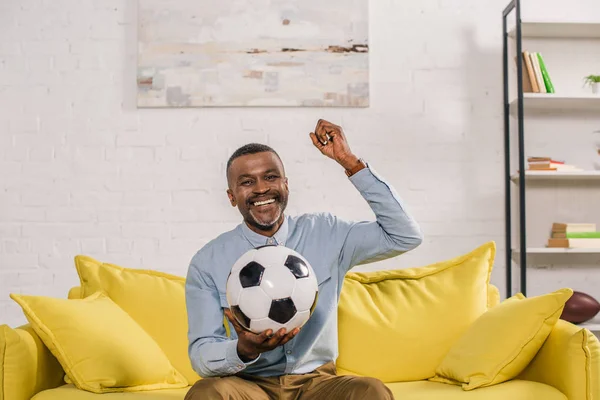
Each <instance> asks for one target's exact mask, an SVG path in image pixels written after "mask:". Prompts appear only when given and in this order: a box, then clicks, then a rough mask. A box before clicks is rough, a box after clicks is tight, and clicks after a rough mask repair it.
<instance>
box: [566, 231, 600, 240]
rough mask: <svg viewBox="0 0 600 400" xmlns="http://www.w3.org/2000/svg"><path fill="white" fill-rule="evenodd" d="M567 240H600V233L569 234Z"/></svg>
mask: <svg viewBox="0 0 600 400" xmlns="http://www.w3.org/2000/svg"><path fill="white" fill-rule="evenodd" d="M567 239H600V232H568V233H567Z"/></svg>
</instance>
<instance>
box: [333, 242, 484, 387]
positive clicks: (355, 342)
mask: <svg viewBox="0 0 600 400" xmlns="http://www.w3.org/2000/svg"><path fill="white" fill-rule="evenodd" d="M495 254H496V246H495V243H494V242H488V243H485V244H484V245H482V246H480V247H478V248H476V249H474V250H472V251H471V252H469V253H467V254H464V255H462V256H459V257H455V258H452V259H450V260H447V261H443V262H439V263H435V264H432V265H428V266H424V267H420V268H410V269H404V270H394V271H377V272H368V273H350V274H348V275H347V276H346V279H345V281H344V287H343V290H342V293H341V297H340V304H339V309H338V313H339V314H338V324H339V332H338V333H339V348H340V349H341V350H340V355H339V357H338V360H337V366H338V367H339V368H340V369H342V370H345V371H350V372H351V373H353V374H357V375H365V376H372V377H376V378H379V379H381V380H382V381H383V382H397V381H414V380H421V379H427V378H430V377H432V376H434V375H435V368H436V367H437V366H438V365H439V364H440V362H441V361H442V359H443V358H444V356H445V355H446V353H447V352H448V350H450V348H451V347H452V345H453V344H454V343H455V342H456V341H457V340H458V338H459V337H460V336H461V335H462V334H463V333H464V332H465V331H466V330H467V329H468V327H469V326H470V325H471V324H472V323H473V322H475V320H476V319H477V318H479V316H481V315H482V314H483V313H484V312H485V311H486V310H487V309H488V285H489V280H490V274H491V271H492V266H493V263H494V257H495Z"/></svg>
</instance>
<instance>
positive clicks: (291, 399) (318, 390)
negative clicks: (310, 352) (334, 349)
mask: <svg viewBox="0 0 600 400" xmlns="http://www.w3.org/2000/svg"><path fill="white" fill-rule="evenodd" d="M224 399H228V400H322V399H326V400H394V396H393V395H392V392H391V391H390V390H389V389H388V388H387V386H385V385H384V384H383V383H382V382H381V381H380V380H378V379H375V378H365V377H357V376H337V375H336V370H335V365H334V364H333V363H328V364H325V365H323V366H322V367H320V368H318V369H317V370H315V371H314V372H311V373H308V374H303V375H283V376H278V377H270V378H262V377H257V376H252V375H247V374H239V375H235V376H227V377H222V378H207V379H201V380H199V381H198V382H196V383H195V384H194V386H192V388H191V389H190V390H189V392H188V393H187V395H186V397H185V400H224Z"/></svg>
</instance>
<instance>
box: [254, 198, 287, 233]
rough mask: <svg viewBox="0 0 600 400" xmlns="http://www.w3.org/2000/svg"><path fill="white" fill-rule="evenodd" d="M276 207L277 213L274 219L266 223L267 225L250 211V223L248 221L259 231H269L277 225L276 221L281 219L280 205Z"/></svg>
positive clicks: (281, 210) (281, 209)
mask: <svg viewBox="0 0 600 400" xmlns="http://www.w3.org/2000/svg"><path fill="white" fill-rule="evenodd" d="M278 207H279V212H277V214H276V217H275V219H274V220H273V221H271V222H268V223H264V222H261V220H260V219H258V218H257V217H256V216H255V215H254V213H253V212H252V211H250V216H251V217H252V221H249V222H250V223H251V224H252V225H254V226H256V227H257V228H259V229H264V230H267V229H271V228H272V227H273V226H275V224H276V223H277V221H279V219H280V218H281V215H282V214H283V208H282V207H281V204H278Z"/></svg>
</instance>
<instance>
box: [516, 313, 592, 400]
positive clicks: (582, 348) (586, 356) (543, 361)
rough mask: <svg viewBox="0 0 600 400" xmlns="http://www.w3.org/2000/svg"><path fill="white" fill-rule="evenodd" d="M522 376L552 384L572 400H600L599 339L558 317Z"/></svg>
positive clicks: (521, 377)
mask: <svg viewBox="0 0 600 400" xmlns="http://www.w3.org/2000/svg"><path fill="white" fill-rule="evenodd" d="M519 379H525V380H530V381H536V382H541V383H545V384H548V385H551V386H553V387H555V388H556V389H558V390H560V391H561V392H562V393H563V394H565V395H566V396H567V397H568V398H569V400H596V399H600V342H599V341H598V339H597V338H596V336H594V335H593V334H592V333H591V332H590V331H589V330H587V329H583V328H581V327H578V326H576V325H573V324H571V323H569V322H566V321H563V320H558V322H557V323H556V325H555V327H554V329H553V330H552V332H551V333H550V335H549V336H548V339H546V341H545V342H544V345H543V346H542V348H541V349H540V351H539V352H538V354H537V355H536V356H535V358H534V359H533V360H532V361H531V363H530V364H529V366H528V367H527V368H526V369H525V370H524V371H523V372H522V373H521V375H520V376H519Z"/></svg>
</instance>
